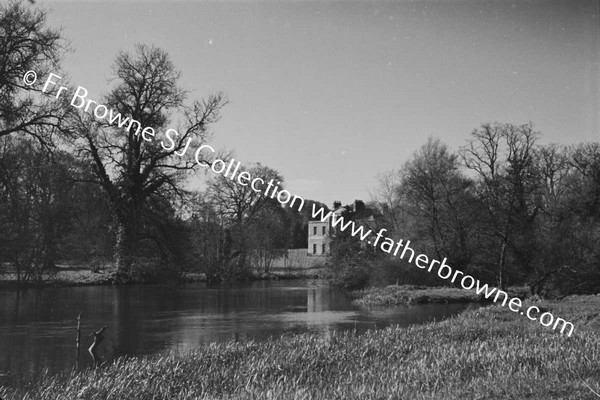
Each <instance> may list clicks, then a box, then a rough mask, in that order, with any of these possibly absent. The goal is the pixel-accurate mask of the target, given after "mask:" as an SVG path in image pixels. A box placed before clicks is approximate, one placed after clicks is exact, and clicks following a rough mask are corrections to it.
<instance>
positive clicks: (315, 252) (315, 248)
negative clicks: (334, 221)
mask: <svg viewBox="0 0 600 400" xmlns="http://www.w3.org/2000/svg"><path fill="white" fill-rule="evenodd" d="M315 229H317V228H316V227H315ZM313 254H317V244H316V243H315V244H313Z"/></svg>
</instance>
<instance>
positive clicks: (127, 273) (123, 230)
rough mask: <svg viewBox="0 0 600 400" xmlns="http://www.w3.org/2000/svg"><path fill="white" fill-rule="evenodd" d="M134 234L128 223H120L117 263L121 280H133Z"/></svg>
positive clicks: (118, 228) (116, 244)
mask: <svg viewBox="0 0 600 400" xmlns="http://www.w3.org/2000/svg"><path fill="white" fill-rule="evenodd" d="M133 242H134V238H133V232H132V230H131V228H130V227H128V226H127V224H126V223H123V222H119V223H118V226H117V235H116V240H115V263H116V266H117V275H118V276H119V278H121V279H124V280H129V279H130V278H131V265H132V263H133V254H132V253H133Z"/></svg>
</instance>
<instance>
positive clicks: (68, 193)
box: [0, 136, 76, 283]
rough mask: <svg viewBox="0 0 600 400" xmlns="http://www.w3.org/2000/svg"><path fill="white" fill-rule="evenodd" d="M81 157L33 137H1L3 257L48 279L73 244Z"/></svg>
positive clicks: (31, 276) (20, 275)
mask: <svg viewBox="0 0 600 400" xmlns="http://www.w3.org/2000/svg"><path fill="white" fill-rule="evenodd" d="M75 164H76V163H75V160H74V159H73V157H72V156H70V155H69V154H67V153H65V152H58V151H57V152H54V153H50V152H49V151H47V150H46V149H45V148H43V147H42V146H40V144H39V143H37V142H35V141H34V140H32V139H31V138H19V137H17V136H14V137H12V136H5V137H4V138H0V226H2V229H0V255H1V258H0V263H2V262H3V261H4V262H8V263H10V264H11V265H12V267H13V271H14V273H15V275H16V279H17V281H18V282H19V283H26V282H29V281H36V282H40V281H42V280H43V279H44V278H45V276H46V273H47V272H49V271H50V270H52V269H53V268H54V267H55V264H56V262H57V261H58V260H59V258H61V257H64V254H63V251H64V250H65V249H66V248H67V247H68V243H67V241H66V238H67V236H68V233H69V228H70V227H71V223H70V221H71V218H72V210H73V206H74V203H75V202H74V199H73V198H72V194H73V180H74V178H75V174H74V171H73V168H72V167H73V165H75Z"/></svg>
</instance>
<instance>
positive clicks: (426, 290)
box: [350, 285, 481, 306]
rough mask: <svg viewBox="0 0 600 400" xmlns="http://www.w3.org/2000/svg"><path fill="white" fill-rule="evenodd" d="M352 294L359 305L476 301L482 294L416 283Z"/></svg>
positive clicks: (359, 291) (358, 291) (365, 290)
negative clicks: (416, 284) (417, 284)
mask: <svg viewBox="0 0 600 400" xmlns="http://www.w3.org/2000/svg"><path fill="white" fill-rule="evenodd" d="M350 295H351V296H352V297H353V298H355V300H354V303H355V304H358V305H382V306H391V305H400V304H407V305H413V304H429V303H474V302H478V301H480V298H481V296H480V295H478V294H476V293H474V292H473V291H470V290H464V289H458V288H448V287H425V286H415V285H400V286H397V285H390V286H386V287H375V288H368V289H364V290H356V291H354V292H352V293H350Z"/></svg>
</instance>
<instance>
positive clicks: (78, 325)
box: [75, 313, 81, 370]
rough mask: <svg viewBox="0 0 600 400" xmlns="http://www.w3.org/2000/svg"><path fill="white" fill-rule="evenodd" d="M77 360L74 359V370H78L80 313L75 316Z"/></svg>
mask: <svg viewBox="0 0 600 400" xmlns="http://www.w3.org/2000/svg"><path fill="white" fill-rule="evenodd" d="M75 342H76V344H77V358H75V369H76V370H78V369H79V348H80V343H81V313H79V314H78V315H77V340H76V341H75Z"/></svg>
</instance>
